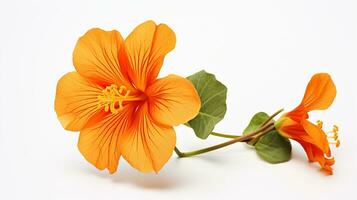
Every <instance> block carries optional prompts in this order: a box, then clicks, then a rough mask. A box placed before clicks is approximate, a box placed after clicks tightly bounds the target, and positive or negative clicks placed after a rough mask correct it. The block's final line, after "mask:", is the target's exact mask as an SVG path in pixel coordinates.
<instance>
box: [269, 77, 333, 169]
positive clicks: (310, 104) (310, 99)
mask: <svg viewBox="0 0 357 200" xmlns="http://www.w3.org/2000/svg"><path fill="white" fill-rule="evenodd" d="M335 96H336V87H335V84H334V83H333V81H332V79H331V77H330V75H328V74H326V73H320V74H315V75H314V76H313V77H312V78H311V80H310V82H309V84H308V85H307V88H306V91H305V95H304V98H303V100H302V101H301V103H300V105H299V106H298V107H296V108H295V109H294V110H292V111H290V112H288V113H286V114H285V115H283V117H282V118H280V119H279V120H278V121H277V122H276V128H277V130H278V131H279V132H280V133H281V134H282V135H283V136H285V137H288V138H291V139H293V140H296V141H297V142H299V143H300V144H301V145H302V146H303V148H304V150H305V152H306V154H307V156H308V158H309V161H310V162H318V163H319V164H320V165H321V167H322V169H324V170H325V171H326V172H328V173H329V174H332V168H331V166H332V165H333V164H334V162H335V161H334V159H333V157H332V156H331V150H330V147H329V144H336V146H339V144H340V141H339V140H338V138H337V132H338V128H337V126H334V129H333V131H331V132H328V133H325V132H324V131H323V130H322V122H321V121H318V123H317V125H315V124H313V123H311V122H309V121H308V120H307V119H308V118H309V116H308V112H309V111H312V110H324V109H327V108H328V107H330V105H331V104H332V102H333V100H334V98H335Z"/></svg>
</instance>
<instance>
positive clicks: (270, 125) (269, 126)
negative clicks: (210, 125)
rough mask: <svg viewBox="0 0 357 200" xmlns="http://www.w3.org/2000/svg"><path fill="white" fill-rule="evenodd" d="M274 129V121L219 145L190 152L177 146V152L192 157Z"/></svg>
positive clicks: (180, 155)
mask: <svg viewBox="0 0 357 200" xmlns="http://www.w3.org/2000/svg"><path fill="white" fill-rule="evenodd" d="M273 129H274V123H272V122H270V123H268V124H266V125H264V126H262V127H260V128H258V129H257V130H255V131H253V132H251V133H249V134H247V135H243V136H241V137H239V138H235V139H233V140H230V141H227V142H223V143H221V144H218V145H214V146H211V147H208V148H204V149H200V150H196V151H190V152H181V151H180V150H179V149H178V148H177V147H175V152H176V154H177V155H178V157H180V158H183V157H191V156H195V155H199V154H203V153H207V152H210V151H213V150H216V149H220V148H223V147H226V146H228V145H231V144H234V143H237V142H245V141H247V140H249V139H251V138H252V137H253V136H255V135H258V134H261V133H267V132H269V131H271V130H273Z"/></svg>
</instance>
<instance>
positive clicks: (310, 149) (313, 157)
mask: <svg viewBox="0 0 357 200" xmlns="http://www.w3.org/2000/svg"><path fill="white" fill-rule="evenodd" d="M298 142H299V143H300V144H301V146H302V147H303V148H304V150H305V152H306V155H307V156H308V158H309V161H310V162H318V163H319V164H320V166H321V168H322V169H324V170H325V171H326V172H327V173H328V174H332V167H331V166H332V165H333V164H334V163H335V160H334V159H333V158H326V157H325V156H324V152H323V151H322V150H321V149H320V148H318V147H316V146H315V145H313V144H310V143H307V142H304V141H298Z"/></svg>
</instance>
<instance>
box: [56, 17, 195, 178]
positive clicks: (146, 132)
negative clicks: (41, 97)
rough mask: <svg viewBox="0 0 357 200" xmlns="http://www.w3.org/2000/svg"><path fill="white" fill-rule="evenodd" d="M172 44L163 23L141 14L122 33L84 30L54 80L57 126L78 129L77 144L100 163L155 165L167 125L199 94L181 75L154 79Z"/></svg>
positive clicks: (169, 138) (171, 135)
mask: <svg viewBox="0 0 357 200" xmlns="http://www.w3.org/2000/svg"><path fill="white" fill-rule="evenodd" d="M175 43H176V38H175V33H174V32H173V31H172V30H171V29H170V28H169V27H168V26H167V25H165V24H159V25H156V24H155V23H154V22H153V21H147V22H145V23H143V24H141V25H139V26H138V27H136V28H135V29H134V30H133V32H132V33H131V34H130V35H129V36H128V37H127V38H126V39H125V40H123V38H122V36H121V35H120V33H119V32H118V31H115V30H113V31H104V30H101V29H97V28H95V29H91V30H89V31H88V32H87V33H86V34H85V35H84V36H82V37H81V38H80V39H79V40H78V42H77V45H76V47H75V49H74V52H73V63H74V66H75V68H76V72H70V73H68V74H66V75H64V76H63V77H62V78H61V79H60V80H59V81H58V85H57V92H56V99H55V110H56V112H57V116H58V119H59V120H60V122H61V124H62V126H63V127H64V128H65V129H67V130H70V131H80V136H79V141H78V148H79V150H80V152H81V153H82V154H83V156H84V157H85V158H86V159H87V160H88V161H89V162H90V163H92V164H93V165H94V166H95V167H97V168H98V169H100V170H103V169H105V168H107V169H108V170H109V172H110V173H114V172H115V171H116V170H117V166H118V161H119V158H120V157H121V156H123V157H124V158H125V160H127V161H128V162H129V163H130V164H131V165H132V166H133V167H134V168H136V169H138V170H139V171H142V172H152V171H155V172H158V171H159V170H160V169H161V168H162V167H163V165H164V164H165V163H166V162H167V161H168V159H169V158H170V156H171V155H172V152H173V149H174V147H175V143H176V136H175V131H174V129H173V126H175V125H178V124H181V123H185V122H187V121H188V120H190V119H192V118H193V117H195V116H196V115H197V113H198V111H199V109H200V105H201V102H200V98H199V96H198V94H197V92H196V90H195V88H194V86H193V85H192V84H191V83H190V82H189V81H188V80H186V79H185V78H182V77H179V76H176V75H169V76H166V77H164V78H161V79H157V76H158V74H159V71H160V68H161V66H162V64H163V61H164V57H165V55H166V54H167V53H168V52H170V51H171V50H172V49H173V48H174V47H175Z"/></svg>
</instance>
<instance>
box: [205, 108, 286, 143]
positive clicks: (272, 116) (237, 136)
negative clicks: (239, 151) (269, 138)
mask: <svg viewBox="0 0 357 200" xmlns="http://www.w3.org/2000/svg"><path fill="white" fill-rule="evenodd" d="M283 110H284V109H280V110H278V111H276V112H275V113H274V114H272V115H271V116H270V117H269V118H268V119H267V120H266V121H265V122H264V123H263V124H262V125H261V126H264V125H266V124H267V123H269V122H270V121H271V120H272V119H273V118H274V117H275V116H277V115H278V114H279V113H281V112H282V111H283ZM210 135H213V136H216V137H222V138H239V137H242V136H239V135H231V134H225V133H217V132H212V133H211V134H210Z"/></svg>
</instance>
